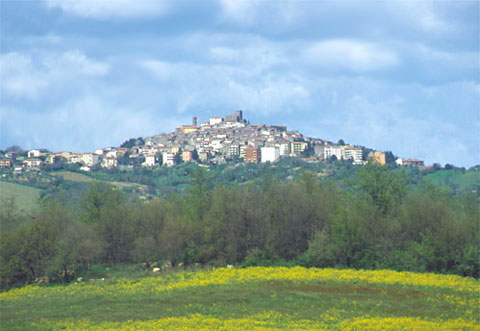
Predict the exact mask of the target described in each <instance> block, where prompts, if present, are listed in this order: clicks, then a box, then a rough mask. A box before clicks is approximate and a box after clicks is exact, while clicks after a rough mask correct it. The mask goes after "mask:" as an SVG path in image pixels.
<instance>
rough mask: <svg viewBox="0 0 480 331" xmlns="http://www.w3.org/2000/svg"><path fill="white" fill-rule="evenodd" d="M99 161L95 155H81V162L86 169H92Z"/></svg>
mask: <svg viewBox="0 0 480 331" xmlns="http://www.w3.org/2000/svg"><path fill="white" fill-rule="evenodd" d="M98 161H99V158H98V155H97V154H95V153H85V154H83V155H82V162H83V164H85V165H86V166H87V167H93V166H94V165H96V164H97V163H98Z"/></svg>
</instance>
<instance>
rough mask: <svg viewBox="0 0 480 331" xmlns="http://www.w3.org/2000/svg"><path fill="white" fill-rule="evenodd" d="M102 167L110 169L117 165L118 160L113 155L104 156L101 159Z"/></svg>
mask: <svg viewBox="0 0 480 331" xmlns="http://www.w3.org/2000/svg"><path fill="white" fill-rule="evenodd" d="M101 165H102V168H106V169H112V168H116V167H118V161H117V159H116V158H114V157H105V158H104V159H103V160H102V164H101Z"/></svg>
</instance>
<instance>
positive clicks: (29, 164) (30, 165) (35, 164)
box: [23, 159, 42, 168]
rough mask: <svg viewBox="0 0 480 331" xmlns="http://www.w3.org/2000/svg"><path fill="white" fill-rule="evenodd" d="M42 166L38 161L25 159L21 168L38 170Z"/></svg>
mask: <svg viewBox="0 0 480 331" xmlns="http://www.w3.org/2000/svg"><path fill="white" fill-rule="evenodd" d="M41 165H42V161H41V160H39V159H26V160H25V161H23V166H24V167H26V168H38V167H40V166H41Z"/></svg>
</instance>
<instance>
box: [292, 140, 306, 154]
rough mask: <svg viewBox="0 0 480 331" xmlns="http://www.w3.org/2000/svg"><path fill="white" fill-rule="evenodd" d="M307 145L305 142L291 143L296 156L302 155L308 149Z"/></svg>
mask: <svg viewBox="0 0 480 331" xmlns="http://www.w3.org/2000/svg"><path fill="white" fill-rule="evenodd" d="M307 146H308V145H307V143H306V142H303V141H293V142H292V143H291V151H292V153H293V154H295V155H300V154H302V153H303V152H304V151H305V150H306V149H307Z"/></svg>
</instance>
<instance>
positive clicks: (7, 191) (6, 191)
mask: <svg viewBox="0 0 480 331" xmlns="http://www.w3.org/2000/svg"><path fill="white" fill-rule="evenodd" d="M39 196H40V190H38V189H36V188H33V187H29V186H24V185H19V184H14V183H8V182H3V181H0V199H2V200H4V199H10V198H13V199H15V204H16V205H17V206H18V207H19V208H20V209H21V210H22V211H24V212H29V211H31V210H32V209H33V208H35V207H36V206H37V200H38V198H39Z"/></svg>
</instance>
